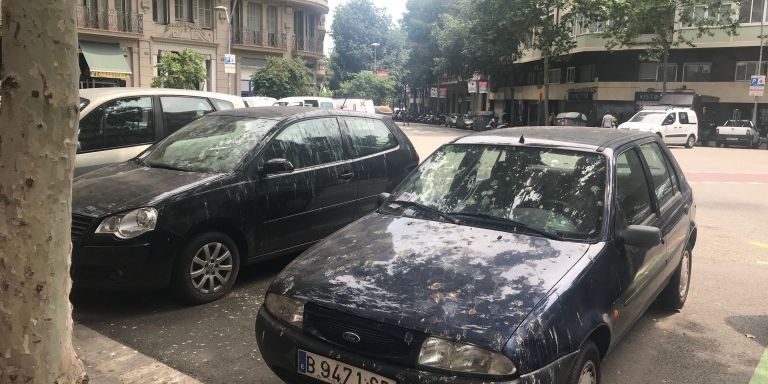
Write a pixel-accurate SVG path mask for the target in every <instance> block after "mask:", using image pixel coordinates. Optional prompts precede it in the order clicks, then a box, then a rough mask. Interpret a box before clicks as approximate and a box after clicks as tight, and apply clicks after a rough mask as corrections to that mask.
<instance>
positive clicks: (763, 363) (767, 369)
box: [749, 349, 768, 384]
mask: <svg viewBox="0 0 768 384" xmlns="http://www.w3.org/2000/svg"><path fill="white" fill-rule="evenodd" d="M749 384H768V349H766V350H765V352H763V358H762V359H760V362H759V363H757V368H755V374H754V375H752V380H750V381H749Z"/></svg>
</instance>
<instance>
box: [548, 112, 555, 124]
mask: <svg viewBox="0 0 768 384" xmlns="http://www.w3.org/2000/svg"><path fill="white" fill-rule="evenodd" d="M547 125H549V126H553V125H555V113H554V112H552V113H550V114H549V120H548V121H547Z"/></svg>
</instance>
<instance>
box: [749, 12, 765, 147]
mask: <svg viewBox="0 0 768 384" xmlns="http://www.w3.org/2000/svg"><path fill="white" fill-rule="evenodd" d="M764 25H765V24H764V22H763V17H761V18H760V55H759V56H758V57H759V58H758V60H757V71H756V72H757V73H756V74H755V75H756V76H760V75H761V74H763V68H762V67H763V42H764V39H765V35H764V34H763V26H764ZM757 101H758V97H757V96H755V106H754V108H752V126H753V127H754V128H755V130H757V107H758V104H757ZM757 142H758V144H760V140H758V141H757Z"/></svg>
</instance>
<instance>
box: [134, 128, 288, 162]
mask: <svg viewBox="0 0 768 384" xmlns="http://www.w3.org/2000/svg"><path fill="white" fill-rule="evenodd" d="M275 124H276V121H274V120H267V119H254V118H246V117H235V116H204V117H201V118H199V119H197V120H195V121H193V122H191V123H189V124H188V125H187V126H185V127H184V128H181V129H179V130H178V131H176V132H175V133H174V134H172V135H170V136H168V137H167V138H166V139H165V140H163V141H161V142H160V143H158V144H157V145H156V146H154V147H153V148H152V149H151V150H150V151H149V152H148V153H147V154H145V156H144V157H143V158H142V159H143V162H144V164H146V165H147V166H149V167H157V168H170V169H179V170H184V171H192V172H208V173H222V172H231V171H233V170H234V169H235V168H236V167H237V166H238V164H239V163H240V162H241V161H242V160H243V158H244V157H245V156H246V155H247V154H248V152H250V151H251V150H252V149H253V148H254V147H255V146H256V144H257V143H259V141H261V139H262V138H263V137H264V135H265V134H266V133H267V132H268V131H269V129H270V128H272V127H273V126H274V125H275Z"/></svg>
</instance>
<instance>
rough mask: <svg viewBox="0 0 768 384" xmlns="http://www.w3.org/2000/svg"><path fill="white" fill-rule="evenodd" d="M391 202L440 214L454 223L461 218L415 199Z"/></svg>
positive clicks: (457, 222)
mask: <svg viewBox="0 0 768 384" xmlns="http://www.w3.org/2000/svg"><path fill="white" fill-rule="evenodd" d="M390 203H394V204H399V205H400V206H401V207H409V208H416V209H418V210H420V211H422V212H429V213H432V214H434V215H437V216H440V217H442V218H443V219H445V220H447V221H450V222H451V223H453V224H459V219H457V218H455V217H453V216H451V215H449V214H447V213H445V212H443V211H441V210H439V209H436V208H432V207H430V206H428V205H424V204H421V203H417V202H415V201H408V200H392V201H390Z"/></svg>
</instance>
